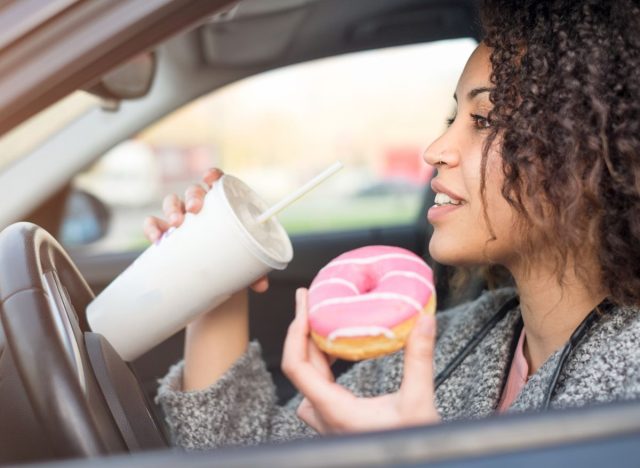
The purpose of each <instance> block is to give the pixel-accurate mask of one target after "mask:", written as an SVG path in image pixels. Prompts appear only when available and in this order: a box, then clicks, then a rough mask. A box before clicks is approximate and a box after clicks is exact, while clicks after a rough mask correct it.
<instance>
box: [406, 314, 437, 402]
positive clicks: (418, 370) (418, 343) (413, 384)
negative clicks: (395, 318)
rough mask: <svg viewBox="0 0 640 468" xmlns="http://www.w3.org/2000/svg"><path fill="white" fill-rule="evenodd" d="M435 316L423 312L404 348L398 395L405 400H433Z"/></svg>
mask: <svg viewBox="0 0 640 468" xmlns="http://www.w3.org/2000/svg"><path fill="white" fill-rule="evenodd" d="M435 339H436V318H435V316H434V315H432V314H424V315H422V316H421V317H420V318H419V319H418V322H417V323H416V325H415V327H413V330H412V331H411V334H410V335H409V338H408V339H407V344H406V346H405V350H404V375H403V377H402V384H401V385H400V395H401V397H402V398H403V399H406V400H405V401H409V402H416V403H417V402H420V401H433V393H434V391H433V378H434V377H433V349H434V347H435Z"/></svg>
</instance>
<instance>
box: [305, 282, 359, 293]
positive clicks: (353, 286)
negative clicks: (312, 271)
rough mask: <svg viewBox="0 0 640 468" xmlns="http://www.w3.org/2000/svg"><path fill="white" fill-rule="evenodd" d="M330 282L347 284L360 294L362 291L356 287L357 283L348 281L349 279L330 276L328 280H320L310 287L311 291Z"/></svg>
mask: <svg viewBox="0 0 640 468" xmlns="http://www.w3.org/2000/svg"><path fill="white" fill-rule="evenodd" d="M329 284H341V285H342V286H346V287H348V288H349V289H351V290H352V291H353V292H354V293H356V294H360V291H358V288H357V287H356V285H355V284H353V283H352V282H351V281H347V280H345V279H342V278H329V279H326V280H323V281H318V282H317V283H316V284H314V285H313V286H312V287H311V288H309V292H311V291H315V290H316V289H318V288H321V287H322V286H326V285H329Z"/></svg>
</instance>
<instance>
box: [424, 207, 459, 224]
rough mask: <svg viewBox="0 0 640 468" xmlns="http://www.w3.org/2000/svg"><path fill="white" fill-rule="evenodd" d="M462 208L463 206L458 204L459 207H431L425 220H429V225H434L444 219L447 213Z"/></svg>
mask: <svg viewBox="0 0 640 468" xmlns="http://www.w3.org/2000/svg"><path fill="white" fill-rule="evenodd" d="M463 206H464V204H460V205H433V206H432V207H431V208H429V211H428V212H427V219H428V220H429V222H430V223H432V224H433V223H434V222H436V221H439V220H440V219H442V218H444V217H445V216H447V215H448V214H449V213H451V212H453V211H455V210H457V209H459V208H462V207H463Z"/></svg>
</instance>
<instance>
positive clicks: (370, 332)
mask: <svg viewBox="0 0 640 468" xmlns="http://www.w3.org/2000/svg"><path fill="white" fill-rule="evenodd" d="M379 335H384V336H386V337H387V338H389V339H394V338H395V337H396V335H395V333H393V331H392V330H389V329H388V328H386V327H377V326H370V327H366V326H365V327H344V328H338V329H337V330H334V331H332V332H331V333H329V336H328V337H327V339H328V340H329V342H332V341H333V340H335V339H336V338H353V337H355V336H379Z"/></svg>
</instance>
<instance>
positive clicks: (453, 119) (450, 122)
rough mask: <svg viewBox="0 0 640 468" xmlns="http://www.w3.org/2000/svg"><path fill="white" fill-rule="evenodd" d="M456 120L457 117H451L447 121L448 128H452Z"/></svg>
mask: <svg viewBox="0 0 640 468" xmlns="http://www.w3.org/2000/svg"><path fill="white" fill-rule="evenodd" d="M455 120H456V116H455V115H454V116H453V117H449V118H448V119H447V127H451V125H452V124H453V122H454V121H455Z"/></svg>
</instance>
